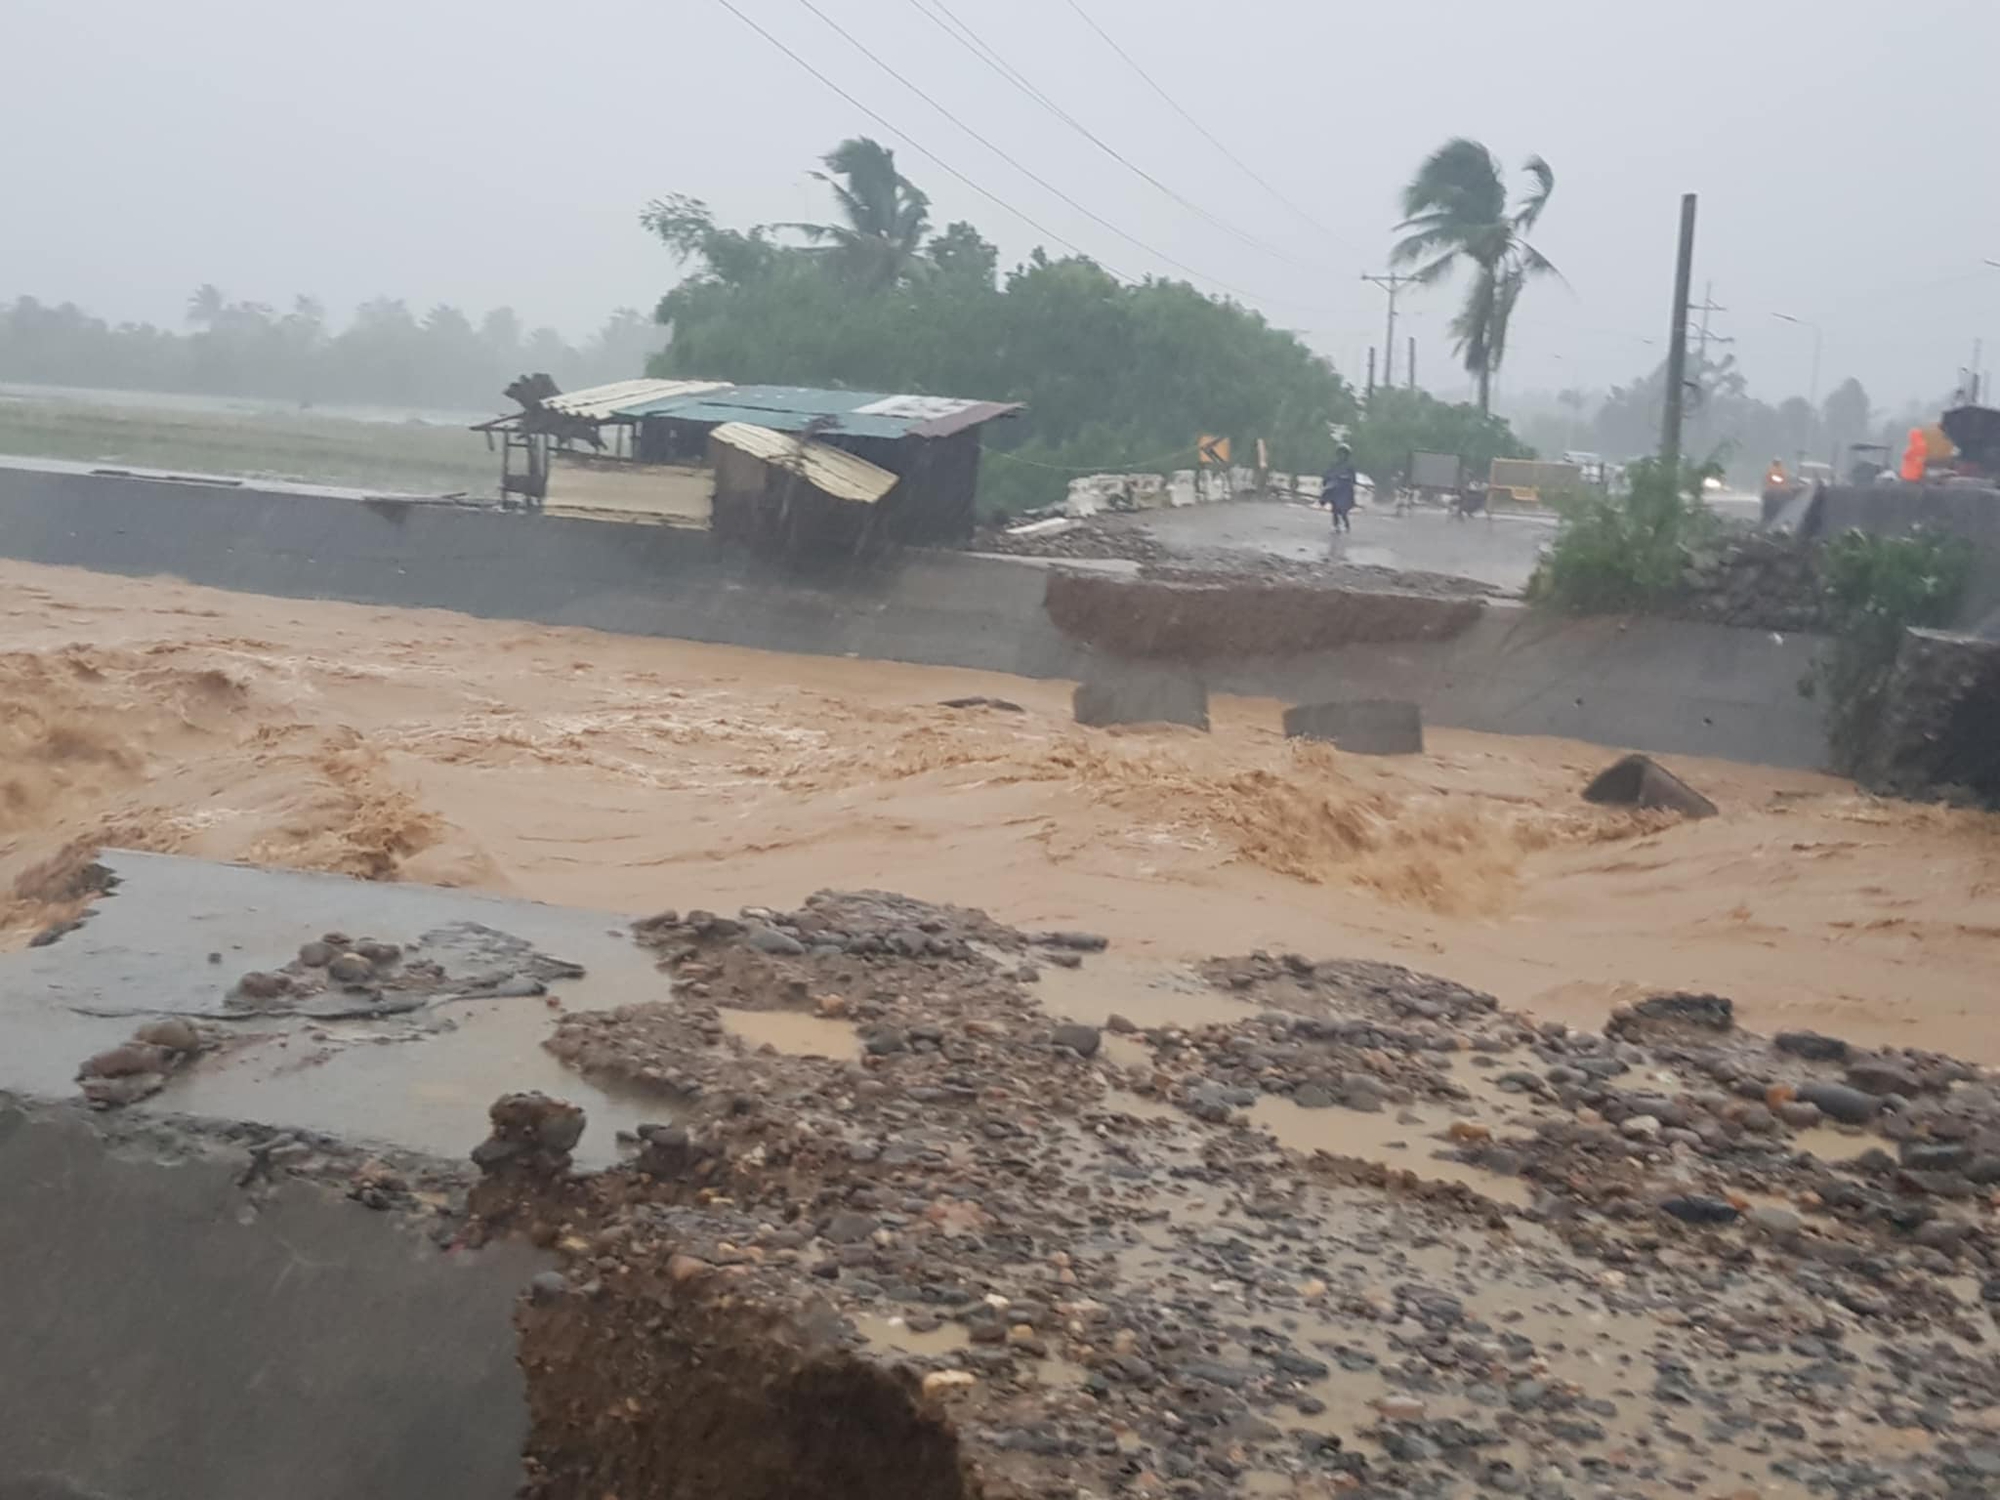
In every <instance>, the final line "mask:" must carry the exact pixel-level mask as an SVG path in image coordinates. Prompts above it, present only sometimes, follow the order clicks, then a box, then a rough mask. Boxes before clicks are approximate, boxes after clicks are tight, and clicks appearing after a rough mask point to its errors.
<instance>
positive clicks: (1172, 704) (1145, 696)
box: [1072, 662, 1208, 730]
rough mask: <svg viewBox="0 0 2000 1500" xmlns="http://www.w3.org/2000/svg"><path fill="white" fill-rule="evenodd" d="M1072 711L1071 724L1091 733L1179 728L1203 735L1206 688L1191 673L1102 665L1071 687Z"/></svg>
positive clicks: (1167, 669) (1206, 709)
mask: <svg viewBox="0 0 2000 1500" xmlns="http://www.w3.org/2000/svg"><path fill="white" fill-rule="evenodd" d="M1072 711H1073V712H1074V714H1075V716H1076V722H1077V723H1079V724H1087V725H1090V726H1091V727H1093V728H1100V727H1103V726H1105V725H1110V724H1185V725H1187V726H1189V727H1190V728H1193V729H1202V730H1205V729H1207V728H1208V687H1207V685H1206V684H1205V683H1203V682H1202V680H1201V679H1200V678H1199V677H1197V676H1195V674H1194V673H1192V672H1183V671H1176V670H1174V669H1173V668H1170V667H1148V666H1140V665H1137V664H1135V663H1130V662H1124V663H1118V664H1115V665H1113V664H1106V665H1104V666H1103V667H1102V668H1101V669H1100V671H1099V672H1098V674H1097V675H1095V676H1093V677H1092V678H1091V679H1090V680H1089V681H1086V682H1080V683H1078V684H1077V687H1076V694H1075V696H1074V698H1073V699H1072Z"/></svg>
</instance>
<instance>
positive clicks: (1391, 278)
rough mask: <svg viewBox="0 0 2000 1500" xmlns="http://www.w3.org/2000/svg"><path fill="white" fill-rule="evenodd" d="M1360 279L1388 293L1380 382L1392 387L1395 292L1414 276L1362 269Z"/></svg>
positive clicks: (1394, 346)
mask: <svg viewBox="0 0 2000 1500" xmlns="http://www.w3.org/2000/svg"><path fill="white" fill-rule="evenodd" d="M1361 279H1362V280H1363V281H1372V282H1373V283H1374V284H1375V285H1376V286H1379V287H1381V288H1382V290H1383V291H1385V292H1387V293H1388V294H1389V336H1388V338H1386V339H1385V340H1384V341H1383V343H1382V384H1383V385H1384V386H1387V387H1389V388H1391V389H1393V388H1394V387H1395V384H1396V293H1397V291H1398V290H1399V289H1400V288H1402V287H1406V286H1408V285H1409V284H1410V283H1411V282H1412V281H1415V280H1416V277H1414V276H1403V275H1399V274H1398V273H1396V272H1394V271H1384V272H1383V273H1382V274H1381V275H1379V276H1371V275H1369V274H1368V273H1367V272H1366V271H1363V272H1362V273H1361Z"/></svg>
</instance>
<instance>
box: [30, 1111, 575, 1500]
mask: <svg viewBox="0 0 2000 1500" xmlns="http://www.w3.org/2000/svg"><path fill="white" fill-rule="evenodd" d="M156 1133H157V1135H159V1136H165V1135H167V1134H169V1133H170V1127H169V1126H167V1125H165V1124H164V1123H163V1124H161V1125H160V1126H159V1127H158V1129H157V1132H156ZM254 1176H255V1173H254V1172H253V1170H252V1169H251V1167H250V1157H249V1153H247V1152H244V1151H240V1150H239V1151H236V1152H235V1153H234V1159H231V1158H230V1156H228V1155H226V1154H213V1153H207V1152H205V1151H204V1150H203V1149H202V1148H201V1147H200V1146H199V1144H196V1143H191V1144H190V1147H189V1149H188V1151H187V1152H186V1153H185V1154H182V1155H179V1156H175V1155H174V1154H172V1153H171V1152H163V1150H162V1148H161V1146H160V1145H159V1143H158V1142H157V1141H148V1142H144V1143H141V1142H136V1141H132V1142H127V1143H125V1144H124V1145H122V1146H114V1144H113V1143H112V1142H110V1141H108V1140H106V1139H104V1138H102V1136H101V1135H100V1129H99V1127H98V1126H97V1124H96V1123H95V1122H93V1121H90V1120H86V1119H84V1118H83V1117H82V1116H81V1114H80V1113H79V1112H78V1111H76V1110H73V1109H70V1108H67V1107H65V1106H59V1105H36V1104H28V1103H25V1102H21V1103H16V1102H14V1101H10V1100H9V1099H8V1098H7V1097H6V1096H5V1095H0V1201H4V1202H5V1204H6V1211H5V1212H4V1213H0V1328H4V1329H5V1336H4V1337H0V1495H46V1496H59V1495H74V1496H92V1497H99V1500H271V1497H276V1496H284V1497H286V1500H350V1497H353V1496H358V1495H367V1496H379V1497H384V1500H493V1497H495V1496H500V1495H510V1494H513V1493H514V1491H515V1489H516V1487H517V1485H518V1483H519V1479H520V1452H521V1446H522V1442H523V1439H524V1438H525V1436H526V1431H527V1400H526V1394H525V1391H524V1388H523V1383H522V1379H521V1374H520V1370H519V1368H518V1367H517V1365H516V1364H515V1359H514V1353H515V1345H514V1333H513V1326H512V1314H513V1307H514V1297H515V1294H516V1293H517V1292H518V1291H519V1290H520V1288H521V1287H522V1286H523V1285H524V1284H525V1283H526V1281H527V1279H528V1278H529V1277H530V1276H531V1275H533V1274H534V1272H535V1271H536V1270H537V1269H538V1268H539V1267H540V1265H541V1264H543V1262H542V1260H541V1259H540V1258H539V1257H537V1256H535V1255H533V1254H532V1253H531V1252H528V1251H526V1250H523V1249H519V1248H517V1247H511V1246H499V1247H494V1248H493V1249H491V1250H488V1251H483V1252H481V1253H480V1254H478V1255H472V1254H467V1253H463V1252H460V1253H454V1254H453V1255H450V1256H447V1255H445V1254H444V1253H442V1252H441V1251H439V1250H438V1249H437V1248H436V1247H435V1246H433V1245H431V1244H428V1243H426V1242H425V1241H423V1240H421V1239H419V1238H418V1237H417V1236H416V1235H415V1234H413V1233H412V1232H411V1231H410V1230H409V1229H407V1228H405V1227H404V1226H402V1225H400V1224H398V1223H396V1222H395V1221H394V1219H393V1217H392V1216H391V1215H389V1214H382V1213H375V1212H373V1211H371V1210H369V1209H367V1208H364V1207H362V1206H361V1205H360V1204H358V1203H354V1202H350V1201H348V1200H346V1199H344V1198H342V1197H340V1196H338V1195H337V1194H335V1193H333V1192H331V1191H329V1190H326V1189H323V1188H320V1187H317V1186H315V1185H313V1184H308V1183H304V1182H284V1183H280V1184H279V1185H278V1186H276V1187H275V1188H273V1189H272V1190H270V1191H269V1192H268V1193H267V1194H253V1193H252V1192H249V1191H246V1190H245V1187H244V1186H243V1185H242V1184H244V1183H246V1182H249V1181H250V1180H251V1179H252V1178H253V1177H254Z"/></svg>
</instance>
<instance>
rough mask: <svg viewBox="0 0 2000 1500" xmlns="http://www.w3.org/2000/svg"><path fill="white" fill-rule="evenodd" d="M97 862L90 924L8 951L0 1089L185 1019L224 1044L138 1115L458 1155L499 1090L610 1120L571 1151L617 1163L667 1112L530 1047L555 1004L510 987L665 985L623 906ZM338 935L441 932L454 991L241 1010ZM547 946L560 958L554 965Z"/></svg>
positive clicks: (2, 981) (579, 1001)
mask: <svg viewBox="0 0 2000 1500" xmlns="http://www.w3.org/2000/svg"><path fill="white" fill-rule="evenodd" d="M99 860H100V861H101V863H102V864H103V865H104V866H105V867H106V868H107V869H108V870H111V871H115V872H116V875H117V877H118V878H117V883H116V885H115V888H114V890H113V892H112V893H111V894H108V895H100V896H99V897H98V898H97V903H96V905H95V906H94V907H93V909H92V913H91V916H90V920H89V921H88V922H86V923H84V924H83V925H82V926H80V927H77V928H75V929H73V930H71V931H69V932H67V933H65V934H63V935H62V936H61V937H60V938H58V939H57V940H56V941H54V942H52V943H49V944H48V945H46V946H44V947H40V948H31V949H25V950H22V951H20V952H14V953H0V1089H6V1090H14V1091H17V1092H20V1093H24V1094H33V1095H39V1096H41V1097H44V1098H50V1099H59V1098H64V1097H68V1096H70V1095H71V1094H72V1093H73V1092H74V1091H75V1090H76V1088H77V1082H76V1073H77V1069H78V1065H79V1064H80V1063H82V1062H83V1061H84V1060H85V1059H86V1058H91V1057H94V1056H96V1055H98V1054H100V1053H103V1052H105V1051H107V1050H108V1049H114V1048H117V1047H119V1046H121V1045H123V1044H124V1043H125V1042H126V1041H128V1040H129V1039H130V1038H132V1036H133V1034H134V1028H135V1027H138V1028H144V1027H146V1026H147V1025H149V1024H151V1023H155V1022H163V1021H167V1020H169V1019H173V1018H180V1019H184V1020H188V1021H190V1022H191V1023H192V1024H194V1025H195V1026H196V1027H197V1028H200V1029H202V1030H203V1031H204V1032H214V1033H215V1034H216V1035H217V1036H219V1037H221V1039H222V1042H223V1045H222V1046H221V1047H220V1049H219V1050H212V1051H211V1050H206V1049H205V1050H204V1052H203V1054H202V1056H200V1057H199V1058H198V1059H194V1060H192V1061H190V1062H189V1063H188V1065H187V1066H183V1067H176V1068H173V1069H169V1070H168V1072H167V1075H166V1076H165V1077H164V1078H163V1079H161V1082H162V1084H163V1087H161V1088H160V1089H159V1091H158V1092H155V1093H152V1094H151V1097H149V1098H146V1099H145V1101H144V1102H143V1103H139V1104H134V1105H133V1106H132V1107H133V1108H136V1109H140V1110H146V1111H155V1110H167V1111H173V1112H175V1113H180V1114H191V1115H201V1116H209V1117H215V1118H231V1119H251V1120H263V1121H267V1122H269V1123H272V1124H275V1125H286V1126H297V1127H303V1128H307V1129H313V1130H323V1131H327V1132H329V1133H332V1134H337V1135H340V1136H342V1137H344V1138H346V1139H349V1140H356V1139H365V1140H374V1141H383V1142H387V1143H390V1144H393V1145H398V1146H403V1147H407V1148H410V1149H412V1150H418V1151H424V1152H427V1153H430V1154H432V1155H435V1156H440V1157H453V1156H457V1155H459V1154H460V1153H462V1152H463V1151H464V1150H465V1149H466V1147H467V1145H468V1143H470V1142H472V1141H475V1140H477V1139H478V1138H479V1137H480V1135H481V1134H483V1133H484V1131H485V1128H486V1105H487V1103H488V1102H489V1101H490V1100H491V1099H492V1098H493V1097H494V1096H495V1095H496V1094H500V1093H503V1092H506V1091H507V1090H509V1089H531V1088H540V1089H546V1090H548V1091H551V1092H566V1093H568V1094H569V1095H570V1096H571V1097H573V1098H575V1099H576V1101H577V1102H578V1103H579V1104H581V1105H583V1107H584V1108H586V1109H587V1110H589V1111H590V1113H591V1117H592V1119H593V1120H596V1121H598V1122H599V1123H600V1124H601V1125H602V1126H603V1127H604V1129H603V1130H602V1132H601V1133H599V1134H597V1135H596V1136H595V1137H594V1139H593V1140H591V1141H590V1142H587V1143H586V1147H587V1149H586V1150H584V1151H583V1152H582V1153H581V1154H580V1157H579V1160H581V1161H582V1162H583V1163H584V1165H586V1166H592V1165H601V1164H602V1163H604V1162H608V1161H610V1160H612V1159H613V1158H614V1157H615V1155H616V1151H617V1147H616V1142H615V1134H616V1132H617V1131H619V1130H621V1129H622V1130H631V1129H636V1128H637V1127H638V1126H639V1125H640V1124H643V1123H645V1122H646V1121H647V1120H649V1119H657V1118H659V1116H658V1114H657V1112H654V1113H645V1112H644V1111H643V1109H642V1105H641V1103H640V1102H639V1101H637V1100H635V1099H632V1098H629V1097H620V1098H613V1097H611V1096H609V1095H606V1094H604V1093H602V1092H601V1091H599V1090H597V1089H595V1088H592V1087H589V1086H588V1085H582V1084H579V1083H578V1082H577V1081H576V1080H574V1079H573V1078H572V1077H571V1076H570V1075H569V1074H568V1073H567V1072H566V1070H565V1069H564V1068H563V1066H562V1064H561V1063H560V1062H558V1061H557V1060H556V1059H555V1058H553V1057H551V1056H549V1054H548V1053H547V1052H545V1051H544V1050H543V1049H542V1046H541V1043H542V1041H543V1039H544V1038H545V1037H546V1035H547V1033H548V1030H549V1026H550V1023H551V1021H552V1020H553V1018H554V1016H555V1014H556V1013H557V1012H556V1010H555V1008H554V1007H552V1005H551V1004H550V1000H549V999H544V998H538V997H537V996H535V995H534V994H533V993H532V989H533V986H528V985H508V984H506V983H505V982H504V981H505V980H506V979H507V978H508V977H515V978H529V979H535V980H536V982H537V983H538V984H541V985H542V986H543V987H545V988H548V989H549V990H551V991H552V992H553V994H552V996H551V998H552V999H554V1000H556V1001H557V1002H559V1005H560V1009H561V1010H562V1011H564V1012H568V1011H576V1010H590V1009H598V1008H605V1009H609V1008H613V1007H616V1006H619V1005H624V1004H630V1003H634V1002H636V1001H640V1000H647V999H657V998H659V997H660V995H661V994H663V993H664V990H665V983H664V981H663V980H661V979H660V977H659V975H658V974H657V972H655V970H654V968H653V963H652V959H651V958H650V957H649V956H648V955H647V954H645V953H644V952H642V951H641V950H639V949H637V948H635V947H634V946H633V944H632V942H631V940H630V938H629V937H628V936H627V935H626V932H625V924H626V921H627V919H626V918H624V917H621V916H619V915H616V914H614V913H610V912H598V911H587V910H571V909H566V908H563V907H555V906H544V905H541V904H540V903H537V902H532V901H516V900H509V899H506V898H503V897H494V896H484V895H478V894H475V893H473V892H469V891H456V890H442V889H438V888H436V887H431V886H423V885H417V884H414V883H410V882H387V881H368V880H353V879H349V878H347V877H344V876H339V875H324V874H316V873H311V872H301V871H291V870H260V869H254V868H252V867H250V866H247V865H232V864H221V863H216V862H213V861H209V860H199V859H187V858H183V857H180V856H176V855H166V854H141V853H135V852H132V851H129V850H116V849H107V850H105V851H103V853H102V854H101V855H99ZM329 930H338V931H341V932H346V933H364V932H375V933H393V934H396V935H398V936H401V935H404V934H413V933H427V934H432V935H434V936H435V937H436V939H437V942H438V943H439V944H440V945H441V946H439V947H437V948H435V949H434V950H433V956H435V957H437V958H438V959H439V960H440V961H441V962H442V964H443V966H444V968H445V969H446V970H448V971H449V974H450V976H451V979H452V983H451V984H449V985H445V986H443V987H442V988H441V989H440V990H439V991H438V992H437V993H436V994H435V995H434V997H433V1004H431V1005H429V1006H426V1007H425V1008H423V1009H420V1010H417V1011H412V1012H409V1013H407V1014H401V1015H394V1014H389V1013H387V1012H384V1011H378V1010H377V1009H376V1008H375V1003H374V1001H373V1000H369V1001H368V1002H367V1004H366V1006H365V1007H363V1008H361V1009H358V1010H356V1011H355V1012H354V1013H353V1014H352V1015H348V1016H339V1015H322V1016H314V1015H306V1014H300V1013H299V1011H300V1010H301V1009H304V1008H305V1007H297V1006H292V1005H290V1004H289V1003H287V1004H283V1005H279V1006H277V1007H275V1008H274V1009H273V1011H272V1012H271V1013H269V1014H257V1015H244V1014H242V1013H241V1012H240V1010H239V1009H238V1008H236V1007H234V1006H232V1004H231V1003H230V996H231V993H232V991H233V990H234V989H236V988H237V987H239V986H240V983H241V976H242V975H243V974H244V973H245V972H246V971H253V972H258V973H265V974H268V973H271V972H274V971H276V970H278V969H280V968H281V967H282V966H283V965H285V964H286V963H288V962H289V961H290V960H291V959H292V958H293V957H294V956H295V955H297V954H298V953H299V952H300V949H301V948H302V947H303V946H307V945H310V944H312V943H315V942H317V941H318V940H319V939H320V937H321V934H322V933H324V932H327V931H329ZM412 951H413V952H414V951H415V950H412ZM550 954H560V955H562V956H563V961H562V962H560V963H559V964H556V965H555V966H554V967H551V966H550V964H551V962H553V961H545V960H546V959H547V955H550ZM211 955H214V956H213V957H211ZM315 956H317V955H315ZM524 970H531V971H532V972H527V973H524ZM579 971H586V972H579ZM565 974H568V975H574V976H575V977H572V978H563V977H561V976H563V975H565ZM543 975H546V976H547V978H546V980H543V979H541V978H540V977H539V976H543ZM487 978H495V979H497V980H499V981H501V982H496V983H493V984H491V985H486V984H484V983H483V981H484V980H485V979H487ZM517 988H519V989H522V990H524V991H525V992H524V993H522V994H518V995H516V994H512V993H510V991H511V990H513V989H517ZM420 993H422V992H420ZM391 994H393V992H391ZM279 998H280V999H281V1000H284V1001H287V1002H289V1001H290V1000H291V999H293V998H295V997H293V996H291V995H284V996H281V997H279ZM323 998H327V999H330V1000H333V1001H336V1002H339V1001H342V1000H344V999H346V998H347V997H345V996H342V995H339V994H335V993H331V992H330V993H329V994H328V995H327V996H325V997H323ZM342 1008H343V1007H342V1006H340V1005H338V1004H336V1005H334V1006H331V1007H329V1009H332V1010H340V1009H342Z"/></svg>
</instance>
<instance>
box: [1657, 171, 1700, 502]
mask: <svg viewBox="0 0 2000 1500" xmlns="http://www.w3.org/2000/svg"><path fill="white" fill-rule="evenodd" d="M1694 203H1695V195H1694V194H1693V193H1683V194H1682V195H1681V247H1680V255H1679V257H1678V259H1677V260H1676V261H1675V262H1674V320H1673V322H1672V323H1671V324H1669V325H1668V326H1669V327H1670V328H1671V329H1672V331H1673V336H1672V339H1671V341H1670V342H1669V343H1668V345H1667V410H1666V416H1665V419H1664V420H1663V421H1662V422H1661V424H1660V462H1661V463H1662V464H1664V465H1665V466H1666V470H1667V473H1668V475H1669V476H1670V478H1669V481H1668V482H1669V483H1671V484H1674V485H1676V486H1678V485H1679V483H1680V472H1681V409H1682V401H1683V399H1684V398H1685V396H1686V394H1687V391H1686V384H1687V363H1688V282H1689V280H1690V279H1691V278H1692V277H1693V275H1694Z"/></svg>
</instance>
